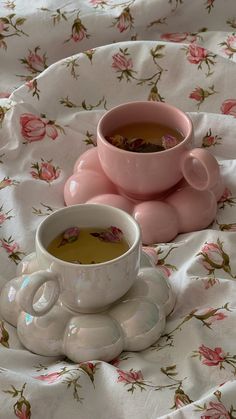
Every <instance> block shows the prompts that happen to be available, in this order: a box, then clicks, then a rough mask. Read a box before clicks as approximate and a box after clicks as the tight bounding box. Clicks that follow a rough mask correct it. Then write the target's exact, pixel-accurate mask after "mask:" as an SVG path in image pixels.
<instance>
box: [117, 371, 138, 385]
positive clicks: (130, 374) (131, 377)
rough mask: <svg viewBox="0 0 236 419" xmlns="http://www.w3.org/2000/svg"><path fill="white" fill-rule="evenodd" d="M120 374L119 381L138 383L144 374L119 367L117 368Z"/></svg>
mask: <svg viewBox="0 0 236 419" xmlns="http://www.w3.org/2000/svg"><path fill="white" fill-rule="evenodd" d="M117 372H118V374H119V376H118V380H117V381H118V383H127V384H128V383H136V382H137V381H143V374H142V372H141V371H140V370H139V371H134V370H132V369H131V370H130V371H123V370H120V369H118V370H117Z"/></svg>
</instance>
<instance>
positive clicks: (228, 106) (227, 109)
mask: <svg viewBox="0 0 236 419" xmlns="http://www.w3.org/2000/svg"><path fill="white" fill-rule="evenodd" d="M220 110H221V112H222V113H223V114H224V115H232V116H234V117H235V118H236V99H226V100H225V101H224V102H223V103H222V105H221V108H220Z"/></svg>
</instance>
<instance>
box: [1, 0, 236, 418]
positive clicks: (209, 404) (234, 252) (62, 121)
mask: <svg viewBox="0 0 236 419" xmlns="http://www.w3.org/2000/svg"><path fill="white" fill-rule="evenodd" d="M0 16H1V17H0V97H1V99H0V106H1V107H0V274H1V285H3V284H4V283H5V282H6V281H7V280H9V279H11V278H13V277H14V276H15V275H16V267H17V264H18V263H19V262H20V260H21V259H22V258H23V257H24V255H26V254H28V253H30V252H32V251H34V236H35V230H36V228H37V226H38V224H39V223H40V221H41V220H42V219H43V217H45V216H47V215H48V214H50V213H51V212H52V211H54V210H55V209H57V208H60V207H62V206H63V205H64V201H63V186H64V183H65V181H66V179H67V178H68V177H69V176H70V175H71V173H72V170H73V165H74V163H75V161H76V159H77V158H78V157H79V155H80V154H81V153H82V152H84V151H85V150H86V149H88V148H89V147H93V146H95V145H96V125H97V122H98V120H99V118H100V117H101V115H102V114H103V113H104V112H105V111H106V109H110V108H111V107H113V106H115V105H117V104H119V103H122V102H126V101H130V100H157V101H158V100H161V101H165V102H167V103H170V104H173V105H175V106H178V107H179V108H181V109H182V110H184V111H186V112H188V113H189V115H190V117H191V118H192V120H193V123H194V128H195V144H196V146H200V147H205V148H206V149H208V150H209V151H210V152H211V153H212V154H213V155H214V156H216V158H217V159H218V161H219V164H220V169H221V175H222V176H223V178H224V182H225V190H224V194H223V196H222V198H221V200H220V202H219V203H218V212H217V216H216V219H215V220H214V222H213V223H212V224H211V225H210V226H209V228H207V229H205V230H203V231H198V232H193V233H188V234H179V235H178V236H177V237H176V238H175V239H174V240H173V241H172V242H171V243H159V244H156V245H154V246H153V249H154V250H153V249H149V253H150V254H152V257H153V260H154V261H155V263H156V266H157V269H160V270H161V271H162V272H164V273H165V274H166V275H167V276H168V278H169V281H170V283H171V285H172V287H173V290H174V292H175V293H176V297H177V303H176V306H175V309H174V311H173V313H172V314H171V315H170V317H169V318H168V321H167V325H166V329H165V331H164V333H163V336H162V337H161V339H159V340H158V342H156V343H155V344H154V345H153V346H152V347H150V348H148V349H147V350H145V351H142V352H139V353H132V352H125V353H122V354H121V355H120V356H119V358H118V359H116V360H114V361H113V362H111V363H109V364H108V363H104V362H100V361H98V360H91V362H87V363H82V364H73V363H71V362H69V361H68V360H66V359H61V358H48V357H43V356H39V355H36V354H32V353H30V352H29V351H27V350H25V349H24V348H23V347H22V345H21V344H20V342H19V339H18V337H17V333H16V330H15V328H14V327H12V326H11V325H9V324H8V323H7V322H5V321H3V320H1V321H0V405H1V410H0V418H4V419H8V418H14V417H18V418H21V419H23V418H24V419H28V418H41V417H44V419H49V418H50V419H51V418H57V419H61V418H67V417H70V418H81V419H94V418H102V419H108V418H111V417H112V418H113V419H131V418H135V419H144V418H145V419H157V418H162V419H163V418H165V419H167V418H168V419H169V418H178V419H179V418H187V419H188V418H203V419H206V418H212V419H213V418H214V419H216V418H220V419H229V418H235V417H236V382H235V375H236V346H235V339H236V331H235V320H236V310H235V304H236V284H235V278H236V246H235V244H236V233H235V231H236V213H235V205H236V179H235V170H236V122H235V117H236V85H235V74H236V67H235V66H236V64H235V61H236V34H235V32H236V31H235V28H236V8H235V1H234V0H225V1H224V2H222V1H220V0H199V1H198V2H196V1H194V0H192V1H190V0H189V1H187V0H169V1H167V0H148V1H147V0H146V1H145V0H128V1H122V0H121V1H115V0H81V1H77V2H76V1H70V2H68V3H64V2H62V1H53V0H51V1H49V0H44V1H37V2H26V1H24V0H14V1H11V0H5V1H3V0H2V1H0ZM9 96H10V97H9Z"/></svg>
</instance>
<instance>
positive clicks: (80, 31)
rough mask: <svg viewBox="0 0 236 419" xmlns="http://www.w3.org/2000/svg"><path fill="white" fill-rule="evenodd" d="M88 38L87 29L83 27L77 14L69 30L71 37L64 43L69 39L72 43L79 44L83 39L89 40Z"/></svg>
mask: <svg viewBox="0 0 236 419" xmlns="http://www.w3.org/2000/svg"><path fill="white" fill-rule="evenodd" d="M89 36H90V35H89V34H88V33H87V28H86V27H85V26H84V25H83V23H82V21H81V19H80V18H79V13H78V14H77V18H76V19H75V20H74V23H73V25H72V28H71V36H70V38H69V39H67V40H66V41H65V42H68V41H70V40H71V39H72V40H73V41H74V42H81V41H83V39H84V38H89Z"/></svg>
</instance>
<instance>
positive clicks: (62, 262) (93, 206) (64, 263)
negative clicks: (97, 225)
mask: <svg viewBox="0 0 236 419" xmlns="http://www.w3.org/2000/svg"><path fill="white" fill-rule="evenodd" d="M85 206H86V207H90V208H91V209H94V213H96V208H97V207H99V208H101V209H104V210H105V211H110V212H114V213H117V214H120V215H121V216H123V217H126V219H127V220H129V224H132V225H133V227H134V228H135V230H136V231H135V240H134V241H133V243H132V245H131V246H130V247H129V249H128V250H127V251H126V252H125V253H123V254H122V255H120V256H118V257H116V258H114V259H110V260H108V261H105V262H101V263H93V264H82V263H81V264H76V263H73V262H68V261H65V260H62V259H59V258H57V257H56V256H53V255H52V254H51V253H49V252H48V251H47V249H46V248H45V246H44V245H43V243H42V234H43V231H42V230H43V229H44V228H45V226H47V224H48V223H50V222H51V220H52V219H53V218H54V217H58V214H60V213H61V214H62V215H63V214H64V213H66V212H69V211H76V210H79V209H80V208H81V207H85ZM72 208H73V209H72ZM35 242H36V249H37V248H38V249H39V250H40V252H41V253H42V254H43V255H44V256H46V257H47V258H50V259H51V261H52V262H56V263H57V264H58V265H59V266H63V267H68V268H69V267H70V268H73V269H75V270H77V269H80V268H83V269H91V270H92V269H97V268H102V267H103V266H107V265H112V264H113V263H115V262H119V261H121V260H122V259H126V258H127V257H129V255H130V254H132V253H133V251H134V250H135V249H136V248H137V246H140V243H141V229H140V227H139V224H138V223H137V221H136V220H135V219H134V218H133V217H132V216H131V215H130V214H128V213H127V212H125V211H123V210H121V209H120V208H115V207H111V206H110V205H105V204H87V203H85V204H76V205H70V206H67V207H63V208H59V209H58V210H56V211H54V212H53V213H52V214H50V215H48V216H47V218H45V219H44V220H43V221H42V222H41V223H40V224H39V226H38V228H37V230H36V235H35Z"/></svg>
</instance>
